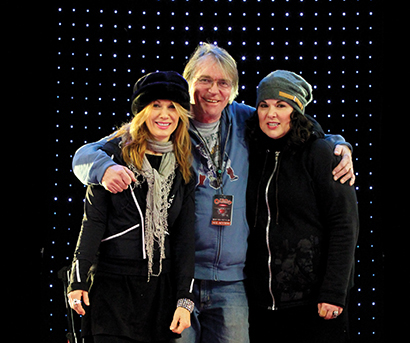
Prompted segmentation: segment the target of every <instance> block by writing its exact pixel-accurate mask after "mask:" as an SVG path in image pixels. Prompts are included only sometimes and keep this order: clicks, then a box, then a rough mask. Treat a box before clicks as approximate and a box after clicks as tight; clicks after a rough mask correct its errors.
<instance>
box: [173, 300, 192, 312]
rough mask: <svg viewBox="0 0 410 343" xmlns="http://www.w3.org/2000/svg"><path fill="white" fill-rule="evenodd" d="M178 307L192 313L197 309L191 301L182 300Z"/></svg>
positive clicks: (179, 301)
mask: <svg viewBox="0 0 410 343" xmlns="http://www.w3.org/2000/svg"><path fill="white" fill-rule="evenodd" d="M177 307H182V308H184V309H186V310H188V311H189V313H192V311H193V310H194V307H195V303H194V302H193V301H192V300H191V299H187V298H182V299H179V300H178V302H177Z"/></svg>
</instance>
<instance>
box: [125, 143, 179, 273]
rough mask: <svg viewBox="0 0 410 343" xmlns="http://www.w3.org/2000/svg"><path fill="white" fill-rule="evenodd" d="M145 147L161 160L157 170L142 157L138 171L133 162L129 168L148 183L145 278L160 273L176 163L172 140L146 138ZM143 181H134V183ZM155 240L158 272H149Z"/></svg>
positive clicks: (150, 270)
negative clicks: (157, 252)
mask: <svg viewBox="0 0 410 343" xmlns="http://www.w3.org/2000/svg"><path fill="white" fill-rule="evenodd" d="M147 148H148V149H149V150H151V151H155V152H159V153H162V154H163V155H162V160H161V164H160V166H159V169H158V171H157V170H156V169H154V168H152V167H151V164H150V163H149V161H148V159H147V157H146V156H144V159H143V163H142V170H137V168H136V167H135V166H134V165H129V168H130V169H131V170H132V171H133V172H134V174H136V177H138V175H142V176H143V177H144V179H145V180H147V184H148V193H147V207H146V210H145V232H144V239H145V251H146V253H147V257H148V281H149V280H150V278H151V275H154V276H159V275H160V274H161V272H162V260H163V259H164V258H165V236H166V235H168V234H169V233H168V196H169V192H170V191H171V187H172V183H173V180H174V177H175V169H176V168H177V163H176V159H175V154H174V146H173V144H172V141H169V142H165V143H162V142H156V141H155V142H154V141H150V140H148V142H147ZM142 182H144V180H142V181H140V182H139V181H137V182H136V186H138V185H140V184H141V183H142ZM155 242H157V244H158V246H159V249H160V250H159V251H160V261H159V272H158V274H154V273H153V272H152V266H153V257H154V244H155Z"/></svg>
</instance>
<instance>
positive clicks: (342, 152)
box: [333, 144, 356, 186]
mask: <svg viewBox="0 0 410 343" xmlns="http://www.w3.org/2000/svg"><path fill="white" fill-rule="evenodd" d="M334 154H335V155H336V156H342V160H341V161H340V163H339V164H338V165H337V166H336V168H335V169H333V179H334V180H335V181H337V180H338V179H339V178H340V177H342V176H343V177H342V178H341V179H340V183H345V182H346V181H347V180H349V179H350V182H349V185H350V186H353V185H354V182H355V180H356V176H355V175H354V171H353V162H352V152H351V151H350V149H349V148H348V147H347V146H346V145H344V144H340V145H336V148H335V151H334Z"/></svg>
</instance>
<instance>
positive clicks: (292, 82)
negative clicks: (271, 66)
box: [256, 70, 313, 114]
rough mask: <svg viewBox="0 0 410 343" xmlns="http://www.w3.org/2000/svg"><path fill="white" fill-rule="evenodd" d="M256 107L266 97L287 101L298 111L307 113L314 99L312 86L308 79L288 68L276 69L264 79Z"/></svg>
mask: <svg viewBox="0 0 410 343" xmlns="http://www.w3.org/2000/svg"><path fill="white" fill-rule="evenodd" d="M256 94H257V95H256V107H258V105H259V103H260V102H261V101H263V100H266V99H278V100H283V101H286V102H287V103H288V104H289V105H291V106H292V107H293V108H294V109H295V110H296V111H298V112H299V113H301V114H305V107H306V105H307V104H309V103H310V102H311V101H312V99H313V96H312V86H311V85H310V84H309V83H307V82H306V80H305V79H304V78H303V77H301V76H299V75H297V74H295V73H294V72H291V71H287V70H276V71H274V72H272V73H270V74H269V75H267V76H266V77H264V78H263V79H262V81H261V82H260V83H259V86H258V90H257V93H256Z"/></svg>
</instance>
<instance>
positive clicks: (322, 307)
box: [317, 303, 343, 320]
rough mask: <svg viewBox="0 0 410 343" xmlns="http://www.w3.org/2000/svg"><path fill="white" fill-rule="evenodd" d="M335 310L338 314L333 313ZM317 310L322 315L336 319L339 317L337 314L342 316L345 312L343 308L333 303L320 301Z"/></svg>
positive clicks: (327, 318)
mask: <svg viewBox="0 0 410 343" xmlns="http://www.w3.org/2000/svg"><path fill="white" fill-rule="evenodd" d="M334 311H337V314H336V313H335V314H333V312H334ZM317 312H318V313H319V316H320V317H322V318H324V319H326V320H329V319H335V318H337V316H340V315H341V314H342V312H343V308H342V307H340V306H336V305H332V304H327V303H320V304H317Z"/></svg>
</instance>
